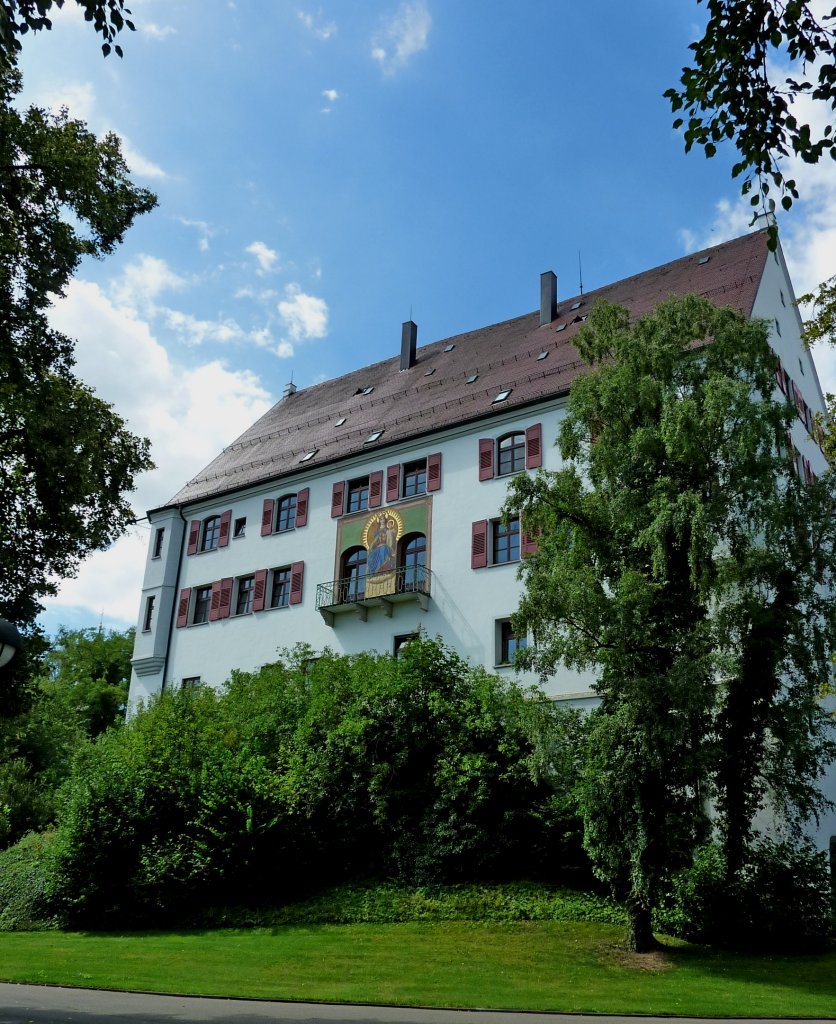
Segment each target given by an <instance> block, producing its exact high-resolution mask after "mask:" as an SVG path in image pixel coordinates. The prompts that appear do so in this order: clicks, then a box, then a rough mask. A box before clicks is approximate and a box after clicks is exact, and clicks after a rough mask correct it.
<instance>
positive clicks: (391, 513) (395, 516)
mask: <svg viewBox="0 0 836 1024" xmlns="http://www.w3.org/2000/svg"><path fill="white" fill-rule="evenodd" d="M381 519H391V520H392V521H393V526H394V527H395V540H396V541H397V540H400V539H401V537H403V534H404V525H403V516H402V515H401V514H400V512H396V511H395V509H393V508H382V509H380V510H379V511H375V512H373V513H372V514H371V515H370V516H369V518H368V519H367V520H366V522H365V524H364V526H363V532H362V534H361V537H360V539H361V541H362V543H363V547H364V548H365V549H366V551H368V550H369V543H370V540H371V537H370V534H371V533H372V532H373V531H374V530H375V529H377V524H378V523H379V522H380V520H381Z"/></svg>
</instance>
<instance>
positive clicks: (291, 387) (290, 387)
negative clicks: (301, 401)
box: [282, 381, 296, 398]
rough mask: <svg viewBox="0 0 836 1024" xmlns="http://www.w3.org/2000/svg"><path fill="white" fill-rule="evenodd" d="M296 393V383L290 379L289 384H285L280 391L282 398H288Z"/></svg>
mask: <svg viewBox="0 0 836 1024" xmlns="http://www.w3.org/2000/svg"><path fill="white" fill-rule="evenodd" d="M295 394H296V385H295V384H294V383H293V381H291V382H290V383H289V384H285V386H284V391H282V398H290V396H291V395H295Z"/></svg>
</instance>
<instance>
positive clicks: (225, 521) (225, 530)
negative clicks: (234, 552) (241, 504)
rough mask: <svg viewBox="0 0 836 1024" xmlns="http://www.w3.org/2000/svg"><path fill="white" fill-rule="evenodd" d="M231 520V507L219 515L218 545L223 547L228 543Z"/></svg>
mask: <svg viewBox="0 0 836 1024" xmlns="http://www.w3.org/2000/svg"><path fill="white" fill-rule="evenodd" d="M231 522H232V509H231V508H230V509H227V511H226V512H224V514H223V515H222V516H221V532H220V535H219V536H218V547H219V548H225V547H226V546H227V545H228V544H229V525H230V523H231Z"/></svg>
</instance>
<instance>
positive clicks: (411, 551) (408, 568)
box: [398, 533, 427, 593]
mask: <svg viewBox="0 0 836 1024" xmlns="http://www.w3.org/2000/svg"><path fill="white" fill-rule="evenodd" d="M426 564H427V538H426V537H425V536H424V534H423V533H408V534H407V535H406V536H405V537H404V538H403V539H402V540H401V543H400V550H399V557H398V566H399V567H400V568H401V570H402V571H401V572H400V573H399V574H398V584H399V585H398V589H399V590H401V591H403V592H405V593H409V591H412V590H423V589H424V580H425V575H426V574H425V572H424V566H425V565H426Z"/></svg>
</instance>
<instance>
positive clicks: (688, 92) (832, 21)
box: [665, 0, 836, 248]
mask: <svg viewBox="0 0 836 1024" xmlns="http://www.w3.org/2000/svg"><path fill="white" fill-rule="evenodd" d="M697 2H698V3H703V2H705V5H706V9H707V12H708V22H707V25H706V28H705V32H704V35H703V37H702V39H700V40H698V41H697V42H695V43H692V44H691V47H690V48H691V50H693V53H694V60H693V66H692V67H691V66H689V67H685V68H683V71H682V77H681V79H680V85H679V87H677V88H671V89H668V90H667V91H666V93H665V96H666V97H667V98H668V99H669V100H670V102H671V108H672V110H674V111H680V110H681V111H683V116H681V117H677V118H676V120H675V121H674V128H683V129H684V135H685V149H686V152H687V151H689V150H691V149H692V147H694V146H697V147H698V148H702V150H703V152H704V153H705V155H706V156H707V157H712V156H714V154H715V153H716V151H717V147H718V146H719V145H720V144H721V143H723V142H725V141H727V140H730V141H733V142H734V144H735V146H736V147H737V150H738V152H739V155H740V159H739V161H738V162H737V163H735V165H734V167H733V168H732V175H733V176H734V177H738V176H739V175H741V174H742V175H744V180H743V186H742V192H743V194H744V195H747V194H750V193H751V202H752V205H753V206H759V205H763V206H764V207H765V208H766V209H770V210H772V209H774V208H775V205H776V203H775V198H774V196H775V195H777V196H778V197H779V198H780V202H781V205H782V206H783V208H784V209H787V210H788V209H789V208H790V207H791V206H792V203H793V200H795V199H797V198H798V189H797V187H796V183H795V181H794V180H792V179H787V178H785V177H784V175H783V173H782V171H781V169H780V168H781V160H782V158H784V157H786V156H788V155H793V156H797V157H800V158H801V159H802V160H803V161H805V162H806V163H816V162H817V161H818V160H819V159H820V158H821V157H822V156H824V155H828V154H829V155H830V156H831V157H834V158H836V135H834V121H833V111H834V110H835V109H836V8H834V9H833V10H831V12H830V13H829V14H823V15H822V16H821V17H817V16H816V14H815V13H814V10H813V5H812V4H807V3H802V2H801V0H792V2H783V0H697ZM778 57H785V58H789V60H790V61H792V62H793V63H794V65H795V66H796V67H797V70H794V71H793V72H792V75H791V76H789V77H786V78H784V79H783V81H778V80H776V74H778V72H776V71H775V70H774V68H773V66H772V65H771V63H770V62H771V61H772V60H774V59H775V58H778ZM801 96H809V97H811V98H812V99H813V100H815V101H817V103H818V104H819V105H820V109H821V110H822V111H826V116H827V117H828V118H829V120H828V123H827V124H826V125H825V127H824V128H823V130H822V131H821V132H820V133H819V132H817V131H816V129H815V128H814V127H812V126H811V125H810V124H809V123H807V122H806V121H805V120H804V119H803V118H802V119H799V118H798V117H797V116H796V110H797V108H796V107H794V101H795V100H796V99H798V98H799V97H801ZM753 185H756V188H755V190H754V192H753V191H752V187H753ZM773 189H774V193H773ZM776 242H777V232H775V231H774V229H773V234H772V236H771V243H772V247H773V248H774V246H775V244H776Z"/></svg>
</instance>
